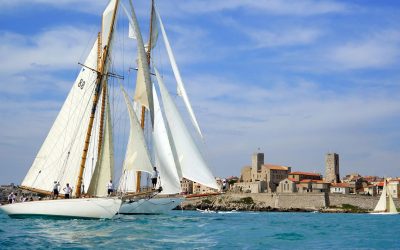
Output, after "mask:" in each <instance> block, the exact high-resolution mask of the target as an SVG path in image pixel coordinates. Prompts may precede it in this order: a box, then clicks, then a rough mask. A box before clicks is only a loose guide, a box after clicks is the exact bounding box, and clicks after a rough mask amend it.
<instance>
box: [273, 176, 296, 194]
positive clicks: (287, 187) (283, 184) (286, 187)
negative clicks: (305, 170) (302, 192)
mask: <svg viewBox="0 0 400 250" xmlns="http://www.w3.org/2000/svg"><path fill="white" fill-rule="evenodd" d="M277 192H278V193H296V192H297V181H296V180H295V179H293V178H286V179H283V180H281V181H280V182H279V186H278V190H277Z"/></svg>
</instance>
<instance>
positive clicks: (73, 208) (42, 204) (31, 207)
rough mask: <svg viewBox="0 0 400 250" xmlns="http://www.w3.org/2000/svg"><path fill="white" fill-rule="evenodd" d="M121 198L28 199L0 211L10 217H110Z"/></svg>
mask: <svg viewBox="0 0 400 250" xmlns="http://www.w3.org/2000/svg"><path fill="white" fill-rule="evenodd" d="M121 203H122V200H121V199H118V198H82V199H59V200H42V201H28V202H22V203H14V204H8V205H4V206H0V211H2V212H4V213H5V214H7V215H8V216H10V217H30V216H46V217H71V218H93V219H111V218H113V217H114V216H115V215H116V214H117V213H118V211H119V209H120V207H121Z"/></svg>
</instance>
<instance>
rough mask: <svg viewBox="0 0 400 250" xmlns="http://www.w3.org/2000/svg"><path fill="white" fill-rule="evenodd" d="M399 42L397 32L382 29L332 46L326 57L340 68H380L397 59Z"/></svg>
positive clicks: (399, 47) (399, 52)
mask: <svg viewBox="0 0 400 250" xmlns="http://www.w3.org/2000/svg"><path fill="white" fill-rule="evenodd" d="M399 42H400V33H399V32H397V31H382V32H379V33H377V34H374V35H373V36H370V37H367V38H365V39H363V40H361V39H360V40H358V41H352V42H347V43H346V44H344V45H341V46H337V47H335V48H333V49H332V50H331V52H330V53H329V54H328V59H329V60H331V61H332V62H333V63H335V64H336V66H337V67H338V68H342V69H362V68H381V67H385V66H388V65H390V64H393V63H394V62H396V61H397V60H398V58H399V56H400V45H399Z"/></svg>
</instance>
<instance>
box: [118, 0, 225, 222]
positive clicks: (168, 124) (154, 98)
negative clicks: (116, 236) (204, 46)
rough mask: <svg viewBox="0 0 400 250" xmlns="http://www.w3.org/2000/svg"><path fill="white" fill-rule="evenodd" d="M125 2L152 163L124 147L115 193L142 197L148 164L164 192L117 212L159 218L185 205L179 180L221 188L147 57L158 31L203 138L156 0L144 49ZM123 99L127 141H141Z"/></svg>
mask: <svg viewBox="0 0 400 250" xmlns="http://www.w3.org/2000/svg"><path fill="white" fill-rule="evenodd" d="M129 3H130V9H129V11H128V9H127V8H125V7H124V6H123V9H124V11H125V13H126V15H127V17H128V19H129V24H130V27H131V36H133V37H134V38H135V39H136V41H137V54H138V59H137V62H138V69H137V72H138V74H137V80H136V90H135V97H134V101H135V102H136V103H141V104H142V109H141V111H142V112H141V117H140V118H141V123H140V124H141V126H142V128H144V126H143V124H144V119H145V117H144V116H145V112H144V111H145V110H148V112H149V116H150V120H151V122H152V124H153V127H152V128H153V131H152V144H153V154H152V155H153V158H154V159H153V161H154V163H153V162H151V160H150V158H151V157H149V156H146V155H147V153H146V152H145V150H143V148H142V150H141V152H142V153H141V154H140V153H139V152H140V150H138V146H134V144H135V143H134V142H132V143H130V144H128V149H127V154H126V157H125V161H124V167H123V174H122V176H121V181H120V185H119V190H121V191H123V192H129V191H131V192H132V191H135V192H136V193H140V191H141V189H140V184H141V181H140V180H141V179H140V176H141V173H142V172H147V173H151V172H152V165H156V166H157V167H158V169H159V171H160V181H159V186H161V187H162V189H160V191H161V190H162V191H161V192H160V193H159V194H157V195H154V196H148V197H145V198H136V199H130V200H127V201H126V202H124V203H123V204H122V206H121V209H120V211H119V212H120V213H121V214H158V213H164V212H167V211H169V210H171V209H173V208H175V207H176V206H177V205H179V204H180V203H181V202H182V201H183V200H184V197H182V196H179V195H178V194H179V193H180V192H181V186H180V181H181V180H182V178H186V179H189V180H192V181H195V182H197V183H200V184H203V185H205V186H207V187H210V188H214V189H215V190H218V189H219V187H218V185H217V183H216V180H215V178H214V176H213V174H212V172H211V170H210V168H209V167H208V164H207V163H206V161H205V159H204V157H203V156H202V154H201V152H200V150H199V148H198V146H197V144H196V143H195V140H194V138H193V136H192V134H191V133H190V130H189V128H188V127H187V126H186V124H185V122H184V120H183V118H182V116H181V113H180V111H179V110H178V108H177V106H176V104H175V102H174V100H173V99H172V97H171V96H170V94H169V92H168V90H167V88H166V86H165V84H164V81H163V78H162V76H161V74H160V73H159V72H158V70H157V67H156V62H157V61H156V59H153V58H152V57H151V50H152V48H153V47H155V46H156V42H157V39H158V33H159V32H158V31H159V30H160V31H161V33H162V37H163V41H164V45H165V48H166V51H167V54H168V58H169V61H170V63H171V67H172V71H173V74H174V76H175V79H176V83H177V90H178V91H177V92H178V95H179V96H180V97H181V98H182V100H183V102H184V104H185V107H186V110H187V112H188V114H189V117H190V119H191V121H192V124H193V127H194V129H195V131H196V133H197V135H198V136H199V137H200V138H201V137H202V133H201V130H200V127H199V125H198V122H197V119H196V117H195V115H194V112H193V109H192V107H191V104H190V101H189V98H188V95H187V93H186V90H185V87H184V84H183V81H182V78H181V75H180V73H179V69H178V66H177V64H176V61H175V58H174V55H173V53H172V49H171V46H170V43H169V40H168V37H167V34H166V31H165V28H164V25H163V22H162V20H161V17H160V14H159V12H158V11H157V9H156V6H155V4H154V0H152V1H151V15H150V35H149V42H148V43H147V45H146V46H145V45H144V42H143V38H142V35H141V32H140V28H139V24H138V21H137V18H136V14H135V9H134V7H133V4H132V2H131V1H129ZM150 71H152V72H154V73H153V74H154V75H155V78H156V79H155V82H157V83H158V89H159V92H160V95H161V101H159V98H158V94H157V89H156V86H155V84H153V82H152V79H151V74H150ZM124 97H125V102H126V105H127V107H128V110H129V112H128V113H129V116H130V121H131V122H130V124H131V133H130V136H129V138H133V140H135V139H134V138H138V137H139V138H140V139H139V141H144V140H143V139H142V138H141V137H140V135H138V133H136V136H135V131H137V130H135V129H132V126H134V125H135V124H136V126H137V124H138V122H137V121H136V118H137V117H136V115H135V114H136V113H137V112H134V110H133V108H131V107H130V106H131V104H130V100H129V98H128V95H127V94H126V93H124ZM161 104H162V107H161ZM139 113H140V112H139ZM164 118H165V119H164ZM129 141H130V139H129ZM133 148H136V151H135V150H133ZM131 149H132V150H131ZM129 152H131V153H129ZM134 152H135V153H134ZM132 154H134V155H135V158H132ZM149 155H150V154H149ZM140 156H142V157H140ZM160 184H161V185H160ZM135 186H136V190H132V187H135Z"/></svg>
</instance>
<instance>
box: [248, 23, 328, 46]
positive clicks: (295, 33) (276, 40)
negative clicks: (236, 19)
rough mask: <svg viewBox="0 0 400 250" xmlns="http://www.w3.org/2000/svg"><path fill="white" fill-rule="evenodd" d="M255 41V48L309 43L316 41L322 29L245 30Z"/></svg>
mask: <svg viewBox="0 0 400 250" xmlns="http://www.w3.org/2000/svg"><path fill="white" fill-rule="evenodd" d="M245 33H247V34H248V35H249V36H250V37H251V38H252V40H253V41H254V42H255V46H254V47H255V48H265V47H277V46H292V45H308V44H310V43H313V42H315V41H316V40H317V39H318V37H319V36H320V35H321V31H320V30H318V29H312V28H301V27H300V28H296V27H292V28H288V29H284V28H283V29H280V30H275V31H267V30H261V29H260V30H245Z"/></svg>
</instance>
